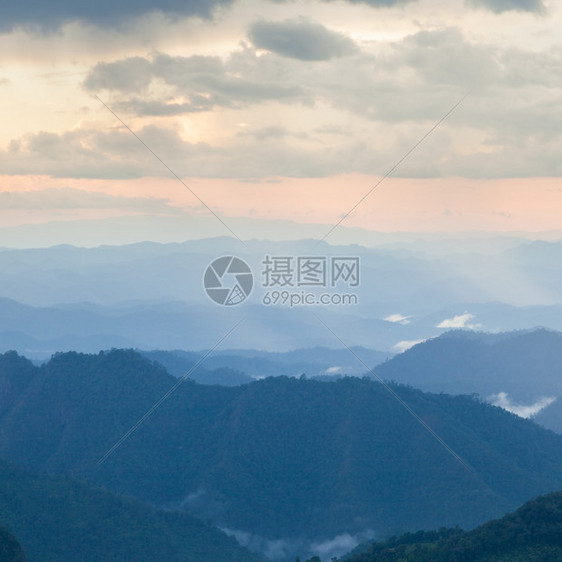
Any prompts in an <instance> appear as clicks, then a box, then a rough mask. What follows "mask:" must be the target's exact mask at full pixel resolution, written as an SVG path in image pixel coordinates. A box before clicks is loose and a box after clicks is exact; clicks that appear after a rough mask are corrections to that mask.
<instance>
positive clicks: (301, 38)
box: [248, 19, 357, 61]
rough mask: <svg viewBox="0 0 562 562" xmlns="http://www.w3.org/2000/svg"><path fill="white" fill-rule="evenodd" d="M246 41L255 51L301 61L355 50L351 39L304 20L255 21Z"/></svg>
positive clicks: (321, 58)
mask: <svg viewBox="0 0 562 562" xmlns="http://www.w3.org/2000/svg"><path fill="white" fill-rule="evenodd" d="M248 38H249V39H250V41H251V42H252V43H253V44H254V46H256V47H257V48H258V49H266V50H268V51H271V52H272V53H277V54H278V55H281V56H283V57H289V58H294V59H298V60H303V61H326V60H330V59H332V58H335V57H343V56H346V55H350V54H353V53H355V52H356V51H357V46H356V45H355V43H354V42H353V41H351V39H349V38H348V37H346V36H345V35H343V34H341V33H336V32H335V31H331V30H329V29H327V28H326V27H324V26H322V25H320V24H318V23H314V22H311V21H307V20H302V19H300V20H285V21H283V22H268V21H257V22H255V23H253V24H252V25H251V26H250V29H249V31H248Z"/></svg>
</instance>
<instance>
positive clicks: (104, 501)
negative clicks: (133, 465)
mask: <svg viewBox="0 0 562 562" xmlns="http://www.w3.org/2000/svg"><path fill="white" fill-rule="evenodd" d="M0 521H2V522H3V523H5V524H6V525H8V526H9V528H10V529H11V530H12V531H13V532H14V533H15V535H16V536H17V537H18V539H19V540H20V541H21V544H22V546H23V548H24V550H25V553H26V554H27V556H28V559H29V562H61V561H64V562H100V561H101V560H103V561H104V562H112V561H114V562H123V561H124V560H131V561H132V560H134V561H135V562H154V560H158V561H159V562H201V561H202V560H213V562H232V561H236V562H260V560H261V558H260V557H258V556H256V555H253V554H251V553H250V552H248V551H247V550H246V549H244V548H242V547H240V546H239V545H238V544H237V543H236V541H235V540H234V539H233V538H231V537H228V536H227V535H225V534H224V533H223V532H221V531H219V530H218V529H216V528H215V527H212V526H209V525H208V524H206V523H203V522H202V521H199V520H197V519H195V518H193V517H191V516H189V515H187V514H181V513H170V512H164V511H159V510H157V509H155V508H153V507H150V506H148V505H145V504H142V503H140V502H139V501H137V500H133V499H126V498H122V497H119V496H116V495H114V494H113V493H110V492H108V491H103V490H100V489H97V488H94V487H92V486H91V485H88V484H85V483H81V482H78V481H76V480H74V479H72V478H69V477H66V476H37V475H32V474H29V473H27V472H25V471H22V470H20V469H18V468H15V467H13V466H11V465H9V464H7V463H4V462H2V461H0ZM0 530H1V529H0ZM4 535H5V533H4V534H3V533H0V561H1V562H4V561H6V562H8V561H10V562H23V560H24V557H23V555H22V554H21V553H20V554H19V558H18V557H17V556H16V555H17V552H18V551H17V548H16V546H15V545H14V542H13V541H12V542H10V541H8V538H7V537H5V536H4ZM4 538H6V540H3V539H4ZM4 552H6V556H8V554H9V553H10V552H12V553H13V556H12V558H9V557H5V558H3V557H2V554H3V553H4Z"/></svg>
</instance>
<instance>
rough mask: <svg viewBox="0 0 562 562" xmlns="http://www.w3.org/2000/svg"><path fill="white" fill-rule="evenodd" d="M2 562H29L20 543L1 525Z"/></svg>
mask: <svg viewBox="0 0 562 562" xmlns="http://www.w3.org/2000/svg"><path fill="white" fill-rule="evenodd" d="M0 562H27V559H26V558H25V554H24V552H23V549H22V547H21V545H20V543H19V542H18V540H17V539H16V537H14V535H13V534H12V533H11V532H10V530H9V529H8V528H7V527H4V526H3V525H0Z"/></svg>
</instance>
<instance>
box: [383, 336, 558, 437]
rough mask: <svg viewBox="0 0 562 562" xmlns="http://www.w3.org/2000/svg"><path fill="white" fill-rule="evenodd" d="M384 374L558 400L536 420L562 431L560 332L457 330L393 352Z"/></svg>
mask: <svg viewBox="0 0 562 562" xmlns="http://www.w3.org/2000/svg"><path fill="white" fill-rule="evenodd" d="M376 372H377V374H378V375H379V376H380V377H382V378H383V379H386V380H393V381H396V382H400V383H405V384H411V385H413V386H415V387H416V388H421V389H422V390H426V391H430V392H448V393H451V394H471V393H477V394H480V395H481V396H482V397H488V396H490V395H495V394H498V393H500V392H506V393H508V394H509V396H510V397H511V398H512V399H513V400H514V401H515V402H518V403H522V404H531V403H533V402H535V401H536V400H538V399H540V398H541V397H544V396H551V397H555V398H556V401H555V402H553V404H552V405H551V406H549V407H548V408H546V409H545V410H544V411H543V412H541V413H540V414H538V416H537V417H536V421H537V422H539V423H544V424H545V425H546V426H547V427H549V428H551V429H554V430H557V431H562V376H561V374H562V333H560V332H554V331H550V330H544V329H537V330H532V331H524V332H512V333H507V334H479V333H473V332H468V331H453V332H448V333H446V334H444V335H442V336H441V337H439V338H435V339H432V340H429V341H426V342H424V343H421V344H419V345H416V346H415V347H412V348H411V349H409V350H408V351H406V352H404V353H402V354H400V355H397V356H395V357H394V358H393V359H391V360H389V361H387V362H385V363H382V364H380V365H378V366H377V368H376Z"/></svg>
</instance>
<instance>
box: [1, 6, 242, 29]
mask: <svg viewBox="0 0 562 562" xmlns="http://www.w3.org/2000/svg"><path fill="white" fill-rule="evenodd" d="M231 2H232V0H205V1H203V2H202V1H200V0H139V1H136V0H122V1H120V2H115V1H113V0H97V1H95V2H77V1H75V0H58V1H57V2H45V1H43V0H25V1H24V2H4V3H3V5H2V18H1V19H0V30H2V31H10V30H11V29H13V28H15V27H19V26H21V27H31V28H35V29H37V30H40V31H45V30H47V31H52V30H55V29H57V28H59V27H60V26H61V25H63V24H65V23H67V22H71V21H82V22H84V23H88V24H93V25H97V26H100V27H104V28H107V27H118V26H121V25H122V24H123V23H124V22H128V21H130V20H134V19H137V18H138V17H140V16H143V15H146V14H150V13H154V12H160V13H164V14H166V15H168V16H170V17H173V16H186V17H189V16H197V17H202V18H210V17H211V15H212V13H213V10H214V9H215V8H217V7H218V6H227V5H230V4H231Z"/></svg>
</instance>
